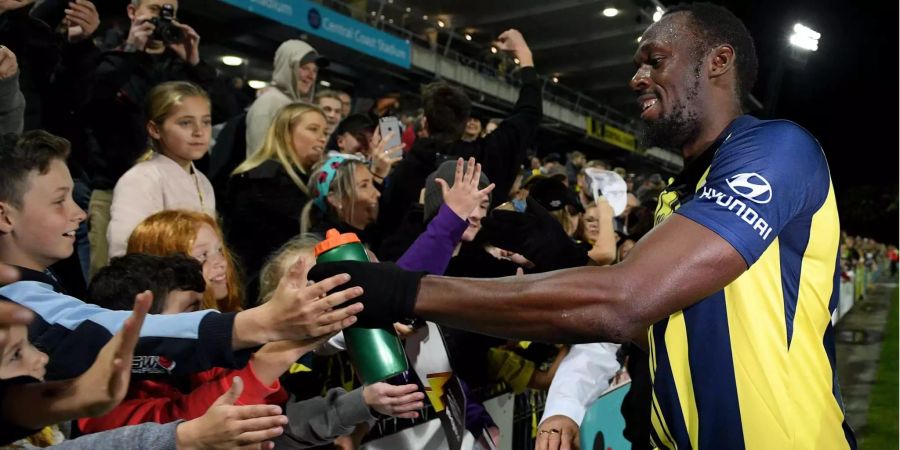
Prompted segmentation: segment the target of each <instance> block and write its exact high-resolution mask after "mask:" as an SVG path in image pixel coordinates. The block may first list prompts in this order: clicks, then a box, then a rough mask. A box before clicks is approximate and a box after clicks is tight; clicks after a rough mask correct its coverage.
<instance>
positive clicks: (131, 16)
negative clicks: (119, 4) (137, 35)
mask: <svg viewBox="0 0 900 450" xmlns="http://www.w3.org/2000/svg"><path fill="white" fill-rule="evenodd" d="M125 11H126V12H127V13H128V19H129V20H131V21H132V22H134V17H135V15H136V14H137V7H136V6H134V5H133V4H131V3H129V4H128V7H126V8H125Z"/></svg>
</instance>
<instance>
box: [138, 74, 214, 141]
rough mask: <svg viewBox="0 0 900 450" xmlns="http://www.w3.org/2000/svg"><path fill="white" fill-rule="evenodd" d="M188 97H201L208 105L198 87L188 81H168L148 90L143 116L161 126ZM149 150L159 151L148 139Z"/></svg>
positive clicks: (206, 98)
mask: <svg viewBox="0 0 900 450" xmlns="http://www.w3.org/2000/svg"><path fill="white" fill-rule="evenodd" d="M188 97H201V98H203V99H204V100H206V103H207V104H209V95H207V93H206V91H204V90H203V88H201V87H200V86H197V85H196V84H194V83H191V82H188V81H168V82H165V83H160V84H158V85H156V86H155V87H154V88H153V89H151V90H150V93H148V94H147V100H146V101H145V103H144V116H145V117H146V118H147V121H148V122H153V123H155V124H156V125H157V126H160V127H161V126H162V124H163V122H165V121H166V119H167V118H168V117H169V115H170V114H172V109H173V108H174V107H175V106H176V105H178V104H180V103H181V102H183V101H184V99H185V98H188ZM149 140H150V141H149V142H150V143H149V146H150V149H151V150H154V151H157V152H158V151H159V142H158V141H157V140H155V139H153V138H152V137H150V138H149Z"/></svg>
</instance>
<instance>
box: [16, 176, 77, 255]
mask: <svg viewBox="0 0 900 450" xmlns="http://www.w3.org/2000/svg"><path fill="white" fill-rule="evenodd" d="M27 185H28V188H27V190H26V192H25V195H24V196H23V198H22V207H21V208H17V207H15V206H12V205H10V204H9V203H5V202H4V203H0V206H2V209H3V217H2V218H0V232H2V233H4V234H6V239H7V240H8V244H7V246H6V248H7V250H8V251H7V252H6V254H4V262H6V263H9V264H16V265H20V266H23V267H27V268H29V269H33V270H38V271H42V270H44V269H46V268H47V267H49V266H50V265H52V264H53V263H55V262H57V261H60V260H62V259H66V258H68V257H69V256H70V255H71V254H72V250H73V248H74V244H75V230H77V229H78V225H79V224H80V223H81V222H82V221H83V220H84V219H85V217H86V216H85V213H84V211H82V210H81V208H79V207H78V205H76V204H75V201H74V200H73V199H72V188H73V183H72V176H71V175H69V169H68V167H66V163H65V162H63V161H62V160H58V159H57V160H53V161H52V162H51V163H50V167H49V169H48V170H47V173H45V174H43V175H41V174H39V173H38V172H37V171H33V172H32V173H31V174H29V176H28V179H27Z"/></svg>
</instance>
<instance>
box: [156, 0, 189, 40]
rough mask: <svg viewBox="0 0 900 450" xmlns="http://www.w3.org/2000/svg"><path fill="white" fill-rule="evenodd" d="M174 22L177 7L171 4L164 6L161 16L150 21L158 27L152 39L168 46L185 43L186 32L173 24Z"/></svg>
mask: <svg viewBox="0 0 900 450" xmlns="http://www.w3.org/2000/svg"><path fill="white" fill-rule="evenodd" d="M174 20H175V7H174V6H172V5H171V4H170V3H166V4H165V5H162V9H161V10H160V11H159V16H157V17H154V18H152V19H150V23H152V24H153V26H154V27H156V28H154V29H153V36H151V37H150V39H151V40H154V41H162V42H163V43H164V44H166V45H169V44H178V43H180V42H184V31H183V30H182V29H181V28H179V27H178V25H175V24H174V23H173V21H174Z"/></svg>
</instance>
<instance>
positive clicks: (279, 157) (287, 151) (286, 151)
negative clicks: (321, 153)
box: [231, 103, 325, 195]
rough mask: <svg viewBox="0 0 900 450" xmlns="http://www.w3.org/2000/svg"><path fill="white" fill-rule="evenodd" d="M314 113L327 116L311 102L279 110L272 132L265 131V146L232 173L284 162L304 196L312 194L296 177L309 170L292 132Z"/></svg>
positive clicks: (271, 128)
mask: <svg viewBox="0 0 900 450" xmlns="http://www.w3.org/2000/svg"><path fill="white" fill-rule="evenodd" d="M311 112H315V113H318V114H320V115H322V117H323V118H324V117H325V113H324V112H322V110H321V109H320V108H319V107H318V106H315V105H310V104H309V103H291V104H289V105H286V106H285V107H284V108H281V109H280V110H278V114H276V115H275V118H274V119H272V124H271V125H269V129H268V131H266V139H265V141H263V145H262V147H261V148H260V149H259V150H258V151H256V152H254V153H253V154H252V155H251V156H250V157H249V158H247V159H246V160H244V162H242V163H241V165H239V166H237V168H236V169H234V171H233V172H231V174H232V175H237V174H240V173H244V172H249V171H251V170H253V169H255V168H257V167H259V166H260V165H261V164H262V163H264V162H266V161H268V160H270V159H272V160H276V161H278V162H280V163H281V166H282V167H284V171H285V172H287V174H288V176H289V177H291V180H293V181H294V184H296V185H297V187H298V188H300V190H301V191H303V193H304V194H306V195H309V191H308V189H307V187H306V183H304V182H303V180H301V179H300V175H299V174H297V171H298V170H299V171H300V172H301V173H304V174H305V173H306V170H307V168H304V167H303V164H302V163H301V161H300V158H299V157H297V152H295V151H294V148H293V143H292V140H291V130H292V129H293V128H294V126H295V125H297V124H298V123H299V122H300V119H301V118H302V117H303V116H304V115H305V114H307V113H311Z"/></svg>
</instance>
